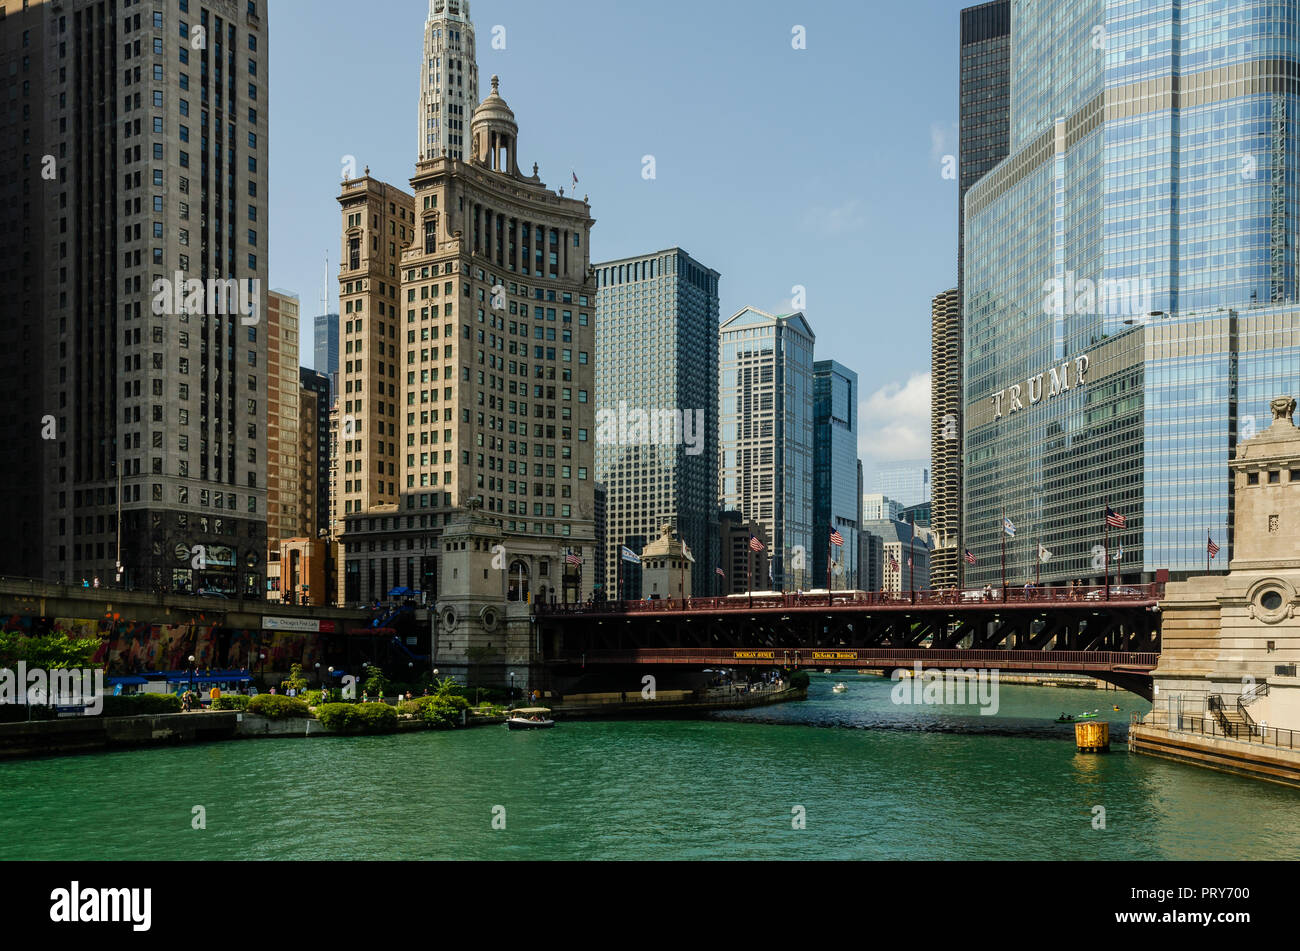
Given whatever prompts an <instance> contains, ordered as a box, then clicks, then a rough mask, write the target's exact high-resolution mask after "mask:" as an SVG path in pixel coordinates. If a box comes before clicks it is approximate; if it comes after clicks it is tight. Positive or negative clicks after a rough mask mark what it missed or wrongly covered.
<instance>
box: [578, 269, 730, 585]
mask: <svg viewBox="0 0 1300 951" xmlns="http://www.w3.org/2000/svg"><path fill="white" fill-rule="evenodd" d="M595 270H596V281H597V290H596V424H597V425H596V479H597V481H598V482H600V483H603V484H604V486H605V488H606V515H605V519H606V528H605V539H604V545H603V553H604V554H603V561H602V563H601V564H600V565H598V566H597V572H596V573H597V580H598V581H600V582H602V583H603V584H604V585H605V588H604V590H605V591H608V592H610V596H611V597H613V592H614V588H615V585H616V583H617V579H618V575H619V565H618V559H619V556H620V549H621V548H622V547H623V546H624V545H626V546H627V547H628V548H630V549H632V550H633V551H634V552H637V553H639V552H640V551H641V549H642V548H643V547H644V546H645V545H647V544H649V543H650V542H652V541H654V540H655V539H657V538H658V537H659V533H660V529H661V527H662V526H663V525H664V524H671V525H673V526H674V527H676V528H678V529H679V530H680V531H681V533H682V535H681V537H682V538H684V539H685V540H686V544H687V546H688V547H689V549H690V551H691V553H692V554H693V555H694V557H695V564H694V566H693V568H692V571H691V590H693V591H701V592H707V591H712V590H713V584H714V581H713V578H714V568H715V566H716V565H717V563H718V561H717V559H718V279H719V277H720V275H719V274H718V272H717V271H714V270H712V269H711V268H707V267H705V266H704V265H703V264H701V263H700V262H699V261H696V260H695V259H694V258H692V257H691V256H690V255H689V254H687V253H686V252H685V251H683V250H682V249H681V248H668V249H666V250H663V251H656V252H654V253H653V254H644V255H638V256H636V257H631V258H623V259H621V260H618V261H608V262H606V263H604V264H597V265H595ZM638 414H646V415H645V416H644V417H643V416H640V415H638ZM623 567H624V569H625V570H624V572H623V584H624V588H623V590H624V592H625V593H626V594H627V595H628V596H629V597H635V596H636V595H637V592H638V591H639V577H640V573H639V569H638V568H637V566H634V565H632V564H630V563H628V564H625V565H624V566H623Z"/></svg>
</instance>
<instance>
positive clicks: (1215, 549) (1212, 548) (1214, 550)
mask: <svg viewBox="0 0 1300 951" xmlns="http://www.w3.org/2000/svg"><path fill="white" fill-rule="evenodd" d="M1208 542H1209V543H1208V544H1207V545H1206V546H1205V550H1206V551H1207V552H1209V553H1210V557H1211V558H1218V557H1219V546H1218V545H1216V544H1214V539H1213V538H1210V539H1208Z"/></svg>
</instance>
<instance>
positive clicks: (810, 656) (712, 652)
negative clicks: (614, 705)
mask: <svg viewBox="0 0 1300 951" xmlns="http://www.w3.org/2000/svg"><path fill="white" fill-rule="evenodd" d="M580 658H581V662H582V663H583V664H588V663H602V664H674V663H699V664H708V665H710V666H722V667H731V666H735V665H737V664H743V665H749V666H752V665H754V664H755V663H757V664H758V665H760V666H761V665H762V664H769V665H773V666H775V665H784V666H791V665H792V666H796V667H822V666H834V667H844V666H851V667H868V668H871V667H898V666H904V667H906V666H911V665H912V664H913V663H914V662H915V663H920V664H921V666H922V667H926V666H932V667H946V666H950V665H953V664H955V665H957V666H960V667H966V668H984V669H988V670H994V669H1000V668H1003V667H1010V666H1014V667H1015V668H1016V669H1021V670H1023V669H1031V668H1032V669H1039V670H1044V671H1061V670H1072V669H1078V670H1094V671H1095V670H1110V671H1115V672H1127V673H1149V672H1150V671H1151V670H1153V669H1154V668H1155V666H1156V664H1158V663H1159V662H1160V655H1159V654H1158V653H1155V652H1149V651H1143V652H1137V651H1034V650H997V649H994V650H983V649H981V650H962V649H952V648H928V647H918V648H888V647H844V648H842V647H801V648H782V647H758V648H698V647H663V648H644V649H633V650H614V651H591V652H586V653H583V654H581V655H580ZM578 659H579V658H578V657H571V658H564V659H556V661H555V662H557V663H559V662H570V661H573V662H576V661H577V660H578Z"/></svg>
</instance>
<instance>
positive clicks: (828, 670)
mask: <svg viewBox="0 0 1300 951" xmlns="http://www.w3.org/2000/svg"><path fill="white" fill-rule="evenodd" d="M822 673H823V674H829V673H831V669H830V668H829V667H827V668H826V669H825V670H823V671H822Z"/></svg>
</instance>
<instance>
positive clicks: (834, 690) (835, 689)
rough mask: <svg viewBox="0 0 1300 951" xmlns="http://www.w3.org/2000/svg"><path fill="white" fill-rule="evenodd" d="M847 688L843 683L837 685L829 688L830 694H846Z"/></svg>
mask: <svg viewBox="0 0 1300 951" xmlns="http://www.w3.org/2000/svg"><path fill="white" fill-rule="evenodd" d="M848 689H849V688H848V687H847V686H846V685H845V684H843V683H838V684H836V685H835V686H834V687H832V688H831V693H847V692H848Z"/></svg>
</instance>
